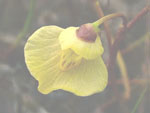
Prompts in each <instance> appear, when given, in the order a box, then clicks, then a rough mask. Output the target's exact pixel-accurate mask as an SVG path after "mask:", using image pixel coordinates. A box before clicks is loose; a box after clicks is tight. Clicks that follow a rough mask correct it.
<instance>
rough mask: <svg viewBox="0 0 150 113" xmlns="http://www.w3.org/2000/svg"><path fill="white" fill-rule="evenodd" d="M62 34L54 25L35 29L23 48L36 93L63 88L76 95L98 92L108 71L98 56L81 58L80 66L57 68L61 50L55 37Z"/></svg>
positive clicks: (104, 83) (45, 92)
mask: <svg viewBox="0 0 150 113" xmlns="http://www.w3.org/2000/svg"><path fill="white" fill-rule="evenodd" d="M62 31H63V29H62V28H59V27H56V26H46V27H42V28H40V29H39V30H37V31H36V32H35V33H34V34H33V35H32V36H31V37H30V38H29V40H28V42H27V44H26V45H25V61H26V64H27V66H28V68H29V70H30V72H31V74H32V75H33V77H35V79H37V80H38V82H39V87H38V89H39V91H40V92H41V93H43V94H48V93H50V92H52V91H53V90H57V89H63V90H66V91H70V92H72V93H74V94H76V95H78V96H88V95H92V94H94V93H97V92H101V91H102V90H103V89H104V88H105V87H106V85H107V79H108V78H107V69H106V66H105V64H104V62H103V60H102V58H101V57H100V56H99V57H97V58H96V59H94V60H85V59H83V60H82V62H81V63H80V65H78V66H76V67H74V68H72V69H70V70H67V71H62V70H61V69H60V58H61V52H62V50H61V47H60V45H59V40H58V37H59V35H60V33H61V32H62Z"/></svg>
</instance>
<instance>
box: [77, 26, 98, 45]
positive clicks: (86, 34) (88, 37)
mask: <svg viewBox="0 0 150 113" xmlns="http://www.w3.org/2000/svg"><path fill="white" fill-rule="evenodd" d="M76 35H77V37H78V38H79V39H81V40H83V41H86V42H90V43H93V42H95V40H96V37H97V34H96V32H95V31H94V28H93V26H92V24H84V25H81V26H80V28H79V29H77V30H76Z"/></svg>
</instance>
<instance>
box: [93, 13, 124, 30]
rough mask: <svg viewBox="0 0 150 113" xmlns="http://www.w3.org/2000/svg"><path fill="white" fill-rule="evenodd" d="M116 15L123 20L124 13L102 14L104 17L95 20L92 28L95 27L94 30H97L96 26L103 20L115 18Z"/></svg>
mask: <svg viewBox="0 0 150 113" xmlns="http://www.w3.org/2000/svg"><path fill="white" fill-rule="evenodd" d="M117 17H121V18H123V20H124V15H123V14H120V13H114V14H109V15H107V16H104V17H102V18H100V19H99V20H97V21H95V22H94V23H93V26H94V28H95V30H96V31H99V29H98V27H99V26H100V25H101V24H102V23H104V22H105V21H108V20H110V19H113V18H117Z"/></svg>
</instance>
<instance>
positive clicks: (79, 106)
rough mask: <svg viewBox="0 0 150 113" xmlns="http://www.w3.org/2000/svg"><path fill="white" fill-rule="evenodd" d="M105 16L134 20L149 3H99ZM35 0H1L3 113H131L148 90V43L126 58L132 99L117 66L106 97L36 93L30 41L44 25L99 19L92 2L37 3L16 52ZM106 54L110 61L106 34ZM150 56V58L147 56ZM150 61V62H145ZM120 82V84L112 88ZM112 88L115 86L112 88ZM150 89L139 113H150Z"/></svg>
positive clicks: (134, 34)
mask: <svg viewBox="0 0 150 113" xmlns="http://www.w3.org/2000/svg"><path fill="white" fill-rule="evenodd" d="M99 1H100V2H101V4H102V8H103V10H104V13H105V15H107V14H110V13H114V12H121V13H123V14H125V15H126V16H127V18H128V20H130V19H131V18H133V17H134V16H135V15H136V14H137V13H138V12H139V11H140V10H141V9H142V8H144V7H145V5H146V4H147V0H115V2H114V1H112V0H99ZM30 2H31V1H30V0H0V113H130V112H131V111H132V110H133V108H134V105H135V103H136V102H137V100H138V98H139V95H140V94H141V92H142V91H143V88H144V86H145V85H146V83H147V80H149V76H150V75H148V74H149V72H148V71H149V70H150V69H148V68H147V64H149V63H148V60H147V59H148V58H147V57H146V54H147V53H148V52H147V53H146V52H145V51H146V50H147V49H145V43H141V44H138V46H137V47H136V48H134V49H133V50H132V51H129V52H127V53H125V54H123V58H124V61H125V63H126V68H127V71H128V79H129V81H130V87H131V96H130V98H129V99H128V100H127V99H124V98H123V94H124V87H123V84H122V78H121V74H120V71H119V69H118V68H117V66H115V73H116V78H115V80H114V81H110V80H109V85H108V87H107V88H106V89H105V91H104V92H102V93H100V94H96V95H92V96H89V97H84V98H83V97H77V96H75V95H73V94H70V93H68V92H65V91H61V90H59V91H55V92H53V93H51V94H49V95H42V94H40V93H39V92H38V91H37V86H38V83H37V81H36V80H34V79H33V78H32V76H30V73H29V72H28V70H27V68H26V65H25V62H24V53H23V48H24V44H25V42H26V41H27V39H28V37H29V36H30V35H31V34H32V33H33V31H35V30H36V29H38V28H40V27H41V26H44V25H58V26H60V27H63V28H66V27H68V26H79V25H81V24H84V23H88V22H93V21H95V20H97V19H98V17H97V14H96V11H95V10H94V7H93V3H92V1H91V0H36V1H35V4H34V5H35V7H34V14H33V15H34V16H33V18H32V21H31V23H30V26H29V27H28V30H27V32H26V33H25V34H24V36H23V38H22V40H21V41H19V43H18V46H17V48H15V49H13V50H12V49H11V47H12V45H13V44H14V43H15V42H16V39H17V36H18V34H19V33H20V32H21V31H22V29H23V27H24V23H25V21H26V18H27V15H28V12H29V9H30ZM109 24H110V28H111V30H112V34H115V33H116V30H117V29H118V25H119V24H120V21H118V20H117V19H116V20H113V21H110V22H109ZM147 25H148V22H147V21H146V17H143V18H142V19H141V20H140V21H138V23H136V25H135V26H134V27H133V28H132V29H131V30H130V31H128V33H127V34H126V36H125V40H124V41H123V42H122V43H121V45H120V46H121V49H122V50H124V48H126V47H128V45H130V44H131V43H133V42H135V41H136V40H138V39H139V38H140V37H142V36H143V35H144V34H146V32H147V27H146V26H147ZM101 39H102V43H103V45H104V49H105V53H104V55H103V57H104V59H106V60H105V61H107V58H108V52H107V41H106V37H105V33H104V31H103V30H102V33H101ZM148 54H149V53H148ZM146 58H147V59H146ZM113 83H115V84H113ZM112 84H113V85H112ZM149 105H150V98H149V92H148V90H147V92H146V94H145V96H144V98H143V101H141V104H139V106H138V108H137V109H136V112H137V113H148V112H149V111H150V107H149Z"/></svg>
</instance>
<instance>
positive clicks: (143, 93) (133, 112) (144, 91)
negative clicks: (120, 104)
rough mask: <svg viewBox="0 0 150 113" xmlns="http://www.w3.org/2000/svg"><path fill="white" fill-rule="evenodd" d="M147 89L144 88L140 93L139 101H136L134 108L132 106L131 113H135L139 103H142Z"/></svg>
mask: <svg viewBox="0 0 150 113" xmlns="http://www.w3.org/2000/svg"><path fill="white" fill-rule="evenodd" d="M147 89H148V87H147V86H146V88H145V89H144V90H143V91H142V93H141V95H140V97H139V99H138V100H137V102H136V104H135V106H134V108H133V110H132V112H131V113H135V112H136V110H137V108H138V106H139V104H140V103H141V101H142V99H143V97H144V95H145V93H146V91H147Z"/></svg>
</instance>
